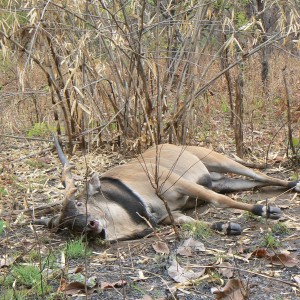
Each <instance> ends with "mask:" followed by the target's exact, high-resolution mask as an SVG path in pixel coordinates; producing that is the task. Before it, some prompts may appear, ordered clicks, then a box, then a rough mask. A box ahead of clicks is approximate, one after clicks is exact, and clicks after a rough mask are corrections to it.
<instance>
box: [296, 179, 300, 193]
mask: <svg viewBox="0 0 300 300" xmlns="http://www.w3.org/2000/svg"><path fill="white" fill-rule="evenodd" d="M295 191H296V192H298V193H300V181H298V182H297V183H296V186H295Z"/></svg>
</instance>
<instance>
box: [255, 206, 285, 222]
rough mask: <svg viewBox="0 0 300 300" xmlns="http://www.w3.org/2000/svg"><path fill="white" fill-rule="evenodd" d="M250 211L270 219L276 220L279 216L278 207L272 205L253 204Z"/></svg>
mask: <svg viewBox="0 0 300 300" xmlns="http://www.w3.org/2000/svg"><path fill="white" fill-rule="evenodd" d="M252 213H253V214H255V215H257V216H261V217H264V218H268V219H272V220H278V219H279V218H280V217H281V210H280V208H278V207H274V206H265V205H255V206H254V209H253V211H252Z"/></svg>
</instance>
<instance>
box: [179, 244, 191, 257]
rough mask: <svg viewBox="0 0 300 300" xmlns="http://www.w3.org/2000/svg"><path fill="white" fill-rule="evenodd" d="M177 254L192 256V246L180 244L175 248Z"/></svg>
mask: <svg viewBox="0 0 300 300" xmlns="http://www.w3.org/2000/svg"><path fill="white" fill-rule="evenodd" d="M177 254H179V255H182V256H193V253H192V248H191V247H185V246H180V247H178V249H177Z"/></svg>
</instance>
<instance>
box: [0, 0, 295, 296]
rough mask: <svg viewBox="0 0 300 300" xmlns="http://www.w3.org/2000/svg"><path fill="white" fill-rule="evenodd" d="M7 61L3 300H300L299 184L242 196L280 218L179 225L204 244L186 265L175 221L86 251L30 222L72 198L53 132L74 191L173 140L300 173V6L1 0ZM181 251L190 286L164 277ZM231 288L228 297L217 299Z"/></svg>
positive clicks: (1, 177)
mask: <svg viewBox="0 0 300 300" xmlns="http://www.w3.org/2000/svg"><path fill="white" fill-rule="evenodd" d="M0 58H1V59H0V286H2V287H3V288H2V289H1V290H0V300H7V299H9V300H10V299H35V300H36V299H49V300H50V299H52V300H53V299H69V298H68V295H70V294H71V295H73V296H74V295H78V294H81V295H82V294H84V296H83V297H84V298H85V299H93V300H94V299H101V300H103V299H104V300H105V299H136V300H149V299H152V300H153V299H156V300H158V299H159V300H162V299H163V300H167V299H180V300H194V299H219V300H220V299H231V300H245V299H251V300H261V299H268V300H271V299H272V300H275V299H276V300H279V299H281V300H283V299H284V300H287V299H289V300H294V299H299V286H300V276H299V257H300V250H299V249H300V238H299V236H300V235H299V231H300V224H299V215H300V206H299V194H297V193H296V192H294V191H289V192H282V191H278V190H270V191H269V190H268V191H265V190H259V191H250V192H244V193H238V194H231V197H232V198H234V199H237V198H238V199H239V200H240V201H244V202H249V203H250V202H254V201H257V202H258V203H261V204H263V205H265V204H269V203H272V205H273V204H274V205H276V206H278V207H280V208H281V209H282V211H283V217H282V218H281V220H279V221H278V222H277V223H271V222H270V221H267V220H265V219H263V218H261V219H257V218H254V217H253V216H251V215H249V214H243V213H241V212H237V211H234V210H221V209H219V210H218V209H210V208H208V209H207V210H205V211H204V212H203V213H202V211H200V213H199V215H197V218H196V219H198V216H200V217H199V219H200V220H204V221H206V222H211V221H212V220H213V221H216V220H222V221H224V220H225V221H233V222H239V223H241V224H243V228H245V229H246V230H244V233H245V234H244V235H242V236H240V237H227V236H220V235H219V234H217V233H211V232H208V230H207V228H205V227H204V229H202V231H204V233H205V235H202V233H199V236H198V237H197V235H196V234H195V232H196V233H198V231H197V230H195V228H196V227H195V228H194V227H192V229H191V228H190V229H188V230H187V231H186V230H185V229H184V228H183V226H182V227H181V228H180V234H182V240H183V239H185V238H186V237H187V236H192V237H195V236H196V237H197V238H198V241H197V243H201V244H202V242H203V247H204V248H203V249H204V250H201V251H204V252H201V251H200V252H199V251H198V252H196V253H191V256H189V255H186V257H185V256H184V255H185V254H183V256H180V254H178V249H179V248H178V246H179V243H177V241H175V239H174V231H173V229H172V228H170V227H164V228H161V227H160V228H158V231H157V233H156V235H155V236H150V237H149V238H145V239H143V240H142V242H141V241H140V240H137V241H131V242H127V241H126V242H124V243H123V244H122V242H120V243H115V244H111V245H107V244H105V243H104V245H103V241H95V242H94V243H90V244H89V245H88V247H86V245H87V243H85V242H86V240H83V239H79V240H78V239H76V238H74V236H72V235H71V234H70V233H68V232H62V233H59V234H56V233H54V232H51V231H49V230H47V229H45V228H41V227H39V226H32V225H31V224H30V221H31V220H32V219H34V218H39V217H42V216H45V215H47V214H50V215H53V214H54V213H55V212H57V211H59V209H60V204H61V201H60V200H61V199H62V198H63V186H62V185H61V184H60V179H59V176H60V174H61V167H60V165H59V163H58V160H57V157H56V153H55V152H54V150H53V142H52V135H51V132H56V133H57V134H58V135H59V138H60V139H61V140H62V141H63V142H64V143H63V144H64V146H66V147H65V148H64V151H65V152H68V153H69V154H71V155H70V156H69V158H70V161H71V162H73V163H74V165H76V166H77V169H76V170H74V174H76V181H77V182H78V186H80V185H84V184H86V183H87V182H86V178H87V177H89V175H90V173H91V172H92V171H98V172H99V173H102V172H104V171H105V170H107V169H109V168H111V167H113V166H114V165H116V164H121V163H124V162H126V161H127V159H128V157H129V156H132V155H133V156H134V155H136V154H137V153H139V152H142V151H143V150H144V149H146V148H147V147H149V146H151V145H153V144H159V143H165V142H170V143H174V144H183V145H185V144H190V145H201V146H206V147H211V148H214V149H215V150H216V151H219V152H222V153H226V154H236V155H237V156H239V157H241V158H243V159H244V160H252V161H254V162H256V163H259V165H260V166H261V165H263V166H265V165H264V164H265V163H267V165H268V166H271V168H268V170H264V172H268V174H270V175H272V176H273V175H275V176H276V177H281V178H284V179H286V180H297V179H299V162H300V2H299V0H284V1H281V0H264V1H263V0H257V1H255V0H241V1H230V0H212V1H208V0H199V1H197V0H194V1H192V0H189V1H184V0H183V1H181V0H131V1H130V0H129V1H123V0H122V1H121V0H117V1H114V0H113V1H109V0H95V1H93V0H90V1H83V0H47V1H41V0H22V1H21V0H1V1H0ZM33 139H35V141H33ZM78 150H80V151H78ZM83 154H84V155H83ZM236 158H237V159H238V157H236ZM262 163H263V164H262ZM278 194H279V195H278ZM192 213H193V212H192ZM193 217H194V215H193ZM200 225H201V224H200ZM276 226H277V227H276ZM200 240H201V242H200ZM161 242H162V243H161ZM180 242H182V241H180ZM162 245H163V247H162ZM155 246H156V248H155ZM201 247H202V246H201ZM262 247H264V249H262ZM161 248H163V249H161ZM74 249H75V250H76V251H77V253H76V255H74V253H72V251H73V250H74ZM71 250H72V251H71ZM169 250H170V251H169ZM76 251H74V252H76ZM92 251H93V252H92ZM70 253H71V254H70ZM278 253H279V254H280V255H281V254H282V255H281V256H279V260H280V261H277V262H274V257H276V255H277V254H278ZM287 253H288V254H287ZM78 254H79V255H78ZM91 254H92V255H91ZM174 256H176V258H177V256H179V258H178V262H179V263H180V266H182V270H184V272H186V271H187V273H188V274H191V273H192V275H193V274H194V275H193V276H194V277H193V278H194V279H193V281H192V284H191V282H190V281H189V282H187V281H184V282H179V281H176V282H175V281H174V280H173V279H174V277H172V276H171V275H170V274H169V273H168V272H167V270H169V269H168V268H169V267H170V261H171V258H172V257H174ZM174 261H175V260H174ZM223 263H225V264H227V265H226V266H227V267H228V266H229V267H228V268H227V267H226V268H225V269H224V267H223V266H222V264H223ZM198 267H200V269H201V272H202V273H201V274H200V273H199V272H198V271H199V270H198V269H199V268H198ZM180 268H181V267H180ZM197 268H198V269H197ZM78 269H79V271H78ZM177 269H178V266H176V271H177V272H179V271H180V270H181V269H180V270H179V271H178V270H177ZM221 270H224V271H225V273H226V272H228V270H229V271H230V275H226V274H224V273H222V271H221ZM194 271H195V273H194ZM180 272H181V271H180ZM175 273H176V272H175ZM175 275H176V274H175ZM228 283H229V284H228ZM225 284H226V285H225ZM234 285H237V286H236V288H237V291H239V292H235V290H234V289H233V288H232V286H234ZM241 285H243V288H241ZM222 286H225V288H226V286H227V292H228V290H230V291H229V296H228V295H223V296H224V297H223V296H222V295H220V294H213V292H212V291H213V289H215V288H217V289H219V288H220V287H222ZM68 288H70V290H69V289H68ZM231 290H233V293H232V291H231ZM177 295H178V297H177ZM266 297H267V298H266ZM297 297H298V298H297ZM74 299H75V298H74ZM76 299H83V298H79V296H78V298H76Z"/></svg>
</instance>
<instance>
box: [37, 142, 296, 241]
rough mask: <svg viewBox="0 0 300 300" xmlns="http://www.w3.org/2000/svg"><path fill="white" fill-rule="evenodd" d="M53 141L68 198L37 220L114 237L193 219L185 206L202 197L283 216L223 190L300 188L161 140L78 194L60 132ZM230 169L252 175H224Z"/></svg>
mask: <svg viewBox="0 0 300 300" xmlns="http://www.w3.org/2000/svg"><path fill="white" fill-rule="evenodd" d="M54 142H55V145H56V148H57V152H58V156H59V158H60V160H61V162H62V164H63V175H62V181H63V183H64V185H65V188H66V191H65V200H64V203H63V206H62V209H61V212H60V214H59V215H57V216H54V217H52V218H49V219H42V220H36V221H35V223H36V224H42V225H46V226H48V228H51V229H62V228H68V229H70V230H71V231H74V232H78V233H86V234H88V235H89V236H92V237H100V238H102V239H106V240H111V241H112V240H127V239H136V238H140V237H143V236H145V235H146V234H147V233H149V231H151V227H155V226H156V225H157V224H170V223H172V222H174V223H175V224H183V223H187V222H194V221H195V220H194V219H193V218H191V217H189V216H186V215H184V214H183V211H184V210H185V209H189V208H195V207H196V206H197V205H199V204H201V203H203V202H207V203H210V204H212V205H214V206H216V207H219V208H235V209H241V210H244V211H248V212H251V213H253V214H255V215H258V216H262V217H265V218H270V219H279V218H280V215H281V211H280V209H279V208H277V207H273V206H264V205H257V204H248V203H242V202H238V201H235V200H233V199H231V198H230V197H228V196H226V195H224V194H221V193H223V192H229V191H230V192H233V191H243V190H249V189H252V188H257V187H264V186H281V187H285V188H287V189H292V188H293V189H295V190H296V191H300V184H299V182H296V181H294V182H292V181H285V180H281V179H277V178H272V177H270V176H267V175H265V174H263V173H260V172H254V171H253V170H251V169H249V168H247V167H245V166H243V165H241V164H240V163H238V162H236V161H234V160H231V159H229V158H227V157H226V156H224V155H222V154H219V153H217V152H214V151H212V150H209V149H206V148H201V147H194V146H175V145H171V144H162V145H158V146H154V147H152V148H150V149H148V150H146V151H145V152H144V153H143V154H141V155H140V156H139V157H137V158H136V159H133V160H132V161H131V162H129V163H127V164H125V165H120V166H117V167H114V168H112V169H111V170H109V171H107V172H105V173H103V174H102V175H100V176H99V175H98V174H96V173H94V174H93V175H92V177H91V179H90V180H89V182H88V183H87V188H86V189H85V191H83V192H82V193H81V194H79V195H77V196H76V191H77V189H76V187H75V184H74V180H73V177H72V173H71V170H72V168H73V166H72V165H71V164H70V163H69V162H68V161H67V159H66V158H65V156H64V154H63V152H62V150H61V147H60V146H59V143H58V141H57V139H56V138H54ZM226 173H233V174H237V175H242V176H246V177H249V179H244V178H237V179H234V178H229V177H225V176H224V174H226ZM211 227H212V228H213V229H215V230H218V231H224V232H225V233H226V234H229V235H238V234H241V231H242V230H241V227H240V225H238V224H235V223H213V224H211Z"/></svg>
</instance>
